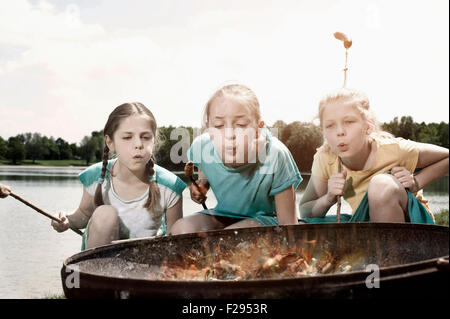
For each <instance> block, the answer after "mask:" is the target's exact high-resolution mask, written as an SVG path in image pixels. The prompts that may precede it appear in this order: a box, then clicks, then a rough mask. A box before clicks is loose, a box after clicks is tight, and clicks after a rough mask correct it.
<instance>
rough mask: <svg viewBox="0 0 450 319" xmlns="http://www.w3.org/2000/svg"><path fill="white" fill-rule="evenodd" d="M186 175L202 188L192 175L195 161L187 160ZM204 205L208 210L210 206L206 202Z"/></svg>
mask: <svg viewBox="0 0 450 319" xmlns="http://www.w3.org/2000/svg"><path fill="white" fill-rule="evenodd" d="M184 175H186V177H188V178H189V179H190V180H191V182H192V183H193V184H194V185H195V186H197V188H198V189H199V190H200V187H199V186H198V184H197V182H196V181H195V179H194V177H192V175H194V163H193V162H187V163H186V165H185V166H184ZM202 206H203V208H204V209H206V210H208V207H206V204H205V202H203V203H202Z"/></svg>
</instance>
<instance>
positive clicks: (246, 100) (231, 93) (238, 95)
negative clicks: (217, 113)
mask: <svg viewBox="0 0 450 319" xmlns="http://www.w3.org/2000/svg"><path fill="white" fill-rule="evenodd" d="M221 97H225V98H231V99H233V100H235V101H237V102H239V103H240V104H241V105H243V106H246V107H248V108H249V110H250V112H251V114H252V115H253V119H254V120H255V121H256V123H257V124H258V123H259V121H260V120H261V111H260V109H259V101H258V98H257V97H256V94H255V93H254V92H253V91H252V90H251V89H250V88H248V87H247V86H245V85H243V84H238V83H235V84H228V85H225V86H223V87H221V88H220V89H218V90H217V91H216V92H215V93H214V94H213V95H212V96H211V97H210V98H209V100H208V102H207V103H206V105H205V109H204V111H203V120H202V127H203V128H205V127H206V126H207V123H208V121H209V111H210V108H211V105H212V104H213V102H214V101H215V100H216V99H218V98H221Z"/></svg>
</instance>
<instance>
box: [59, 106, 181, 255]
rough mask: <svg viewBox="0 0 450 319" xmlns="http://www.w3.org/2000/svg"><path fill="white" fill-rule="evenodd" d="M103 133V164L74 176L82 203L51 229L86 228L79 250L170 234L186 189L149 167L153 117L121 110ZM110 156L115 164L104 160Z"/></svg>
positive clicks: (151, 164)
mask: <svg viewBox="0 0 450 319" xmlns="http://www.w3.org/2000/svg"><path fill="white" fill-rule="evenodd" d="M103 132H104V137H105V148H104V152H103V162H101V163H97V164H94V165H92V166H90V167H88V168H87V169H86V170H84V171H83V172H81V173H80V174H79V176H78V178H79V179H80V181H81V183H82V184H83V186H84V187H83V196H82V199H81V203H80V205H79V207H78V209H77V210H76V211H75V212H74V213H72V214H70V215H65V214H63V213H59V218H60V219H61V220H62V221H63V223H57V222H52V226H53V228H54V229H55V230H56V231H58V232H63V231H65V230H67V229H68V228H69V225H70V226H71V227H74V228H78V229H80V228H86V230H85V232H84V235H83V242H82V247H81V250H85V249H89V248H93V247H97V246H101V245H107V244H110V243H111V242H112V241H115V240H121V239H128V238H141V237H152V236H157V235H166V234H170V230H171V227H172V225H173V224H174V223H175V221H177V220H178V219H180V218H181V217H182V215H183V213H182V196H181V194H182V192H183V190H184V189H185V187H186V185H185V184H184V183H183V182H182V181H181V179H180V178H178V177H177V176H176V175H175V174H173V173H171V172H169V171H168V170H166V169H164V168H163V167H160V166H158V165H156V164H155V163H154V159H153V148H154V145H155V140H156V139H157V133H156V121H155V118H154V117H153V114H152V113H151V112H150V111H149V110H148V109H147V108H146V107H145V106H144V105H143V104H141V103H125V104H122V105H120V106H118V107H117V108H116V109H115V110H114V111H113V112H112V113H111V114H110V115H109V118H108V121H107V122H106V125H105V128H104V130H103ZM110 153H114V154H115V155H116V156H115V158H114V159H109V154H110Z"/></svg>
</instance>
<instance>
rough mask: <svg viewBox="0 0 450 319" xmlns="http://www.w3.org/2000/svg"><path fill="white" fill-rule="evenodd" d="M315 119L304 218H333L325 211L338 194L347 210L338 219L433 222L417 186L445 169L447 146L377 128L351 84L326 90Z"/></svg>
mask: <svg viewBox="0 0 450 319" xmlns="http://www.w3.org/2000/svg"><path fill="white" fill-rule="evenodd" d="M319 119H320V127H321V129H322V132H323V136H324V145H323V146H322V147H320V148H319V149H318V150H317V152H316V154H315V155H314V161H313V165H312V172H311V179H310V181H309V183H308V185H307V187H306V190H305V192H304V195H303V197H302V199H301V201H300V215H301V218H302V219H303V220H305V221H306V222H331V221H335V220H336V219H335V217H334V216H325V215H326V214H327V212H328V211H329V209H330V207H331V206H333V205H334V204H335V203H336V202H337V196H339V195H342V196H343V198H344V199H345V200H346V201H347V202H348V203H349V204H350V206H351V208H352V214H351V215H347V214H343V215H341V216H342V217H341V221H348V222H358V221H374V222H405V221H406V222H416V223H428V224H432V223H434V218H433V216H432V214H431V212H430V211H429V208H428V205H427V201H426V200H425V199H423V197H422V189H423V188H424V187H426V186H427V185H429V184H430V183H432V182H433V181H435V180H436V179H438V178H439V177H441V176H443V175H445V174H446V173H447V172H448V169H449V151H448V149H446V148H443V147H439V146H436V145H431V144H424V143H418V142H414V141H410V140H404V139H402V138H394V137H393V136H392V135H390V134H389V133H386V132H383V131H381V130H380V129H379V127H378V126H377V124H376V121H375V118H374V116H373V115H372V113H371V111H370V110H369V100H368V98H367V96H366V95H365V94H364V93H362V92H359V91H356V90H353V89H348V88H342V89H338V90H336V91H335V92H332V93H330V94H328V95H326V96H325V97H324V98H323V99H322V100H321V101H320V103H319ZM339 161H340V162H341V166H342V172H341V173H339V172H338V167H339ZM416 169H421V170H420V171H419V172H418V173H417V174H415V171H416Z"/></svg>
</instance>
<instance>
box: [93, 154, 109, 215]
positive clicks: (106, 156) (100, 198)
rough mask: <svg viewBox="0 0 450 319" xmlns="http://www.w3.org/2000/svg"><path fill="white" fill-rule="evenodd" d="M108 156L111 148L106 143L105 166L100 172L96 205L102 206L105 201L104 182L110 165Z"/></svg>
mask: <svg viewBox="0 0 450 319" xmlns="http://www.w3.org/2000/svg"><path fill="white" fill-rule="evenodd" d="M108 157H109V148H108V146H106V145H105V148H104V149H103V166H102V173H101V174H100V179H99V181H98V182H99V183H98V185H97V188H96V189H95V195H94V203H95V206H97V207H98V206H101V205H104V204H105V203H104V202H103V195H102V183H103V181H104V179H105V175H106V171H107V165H108Z"/></svg>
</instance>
